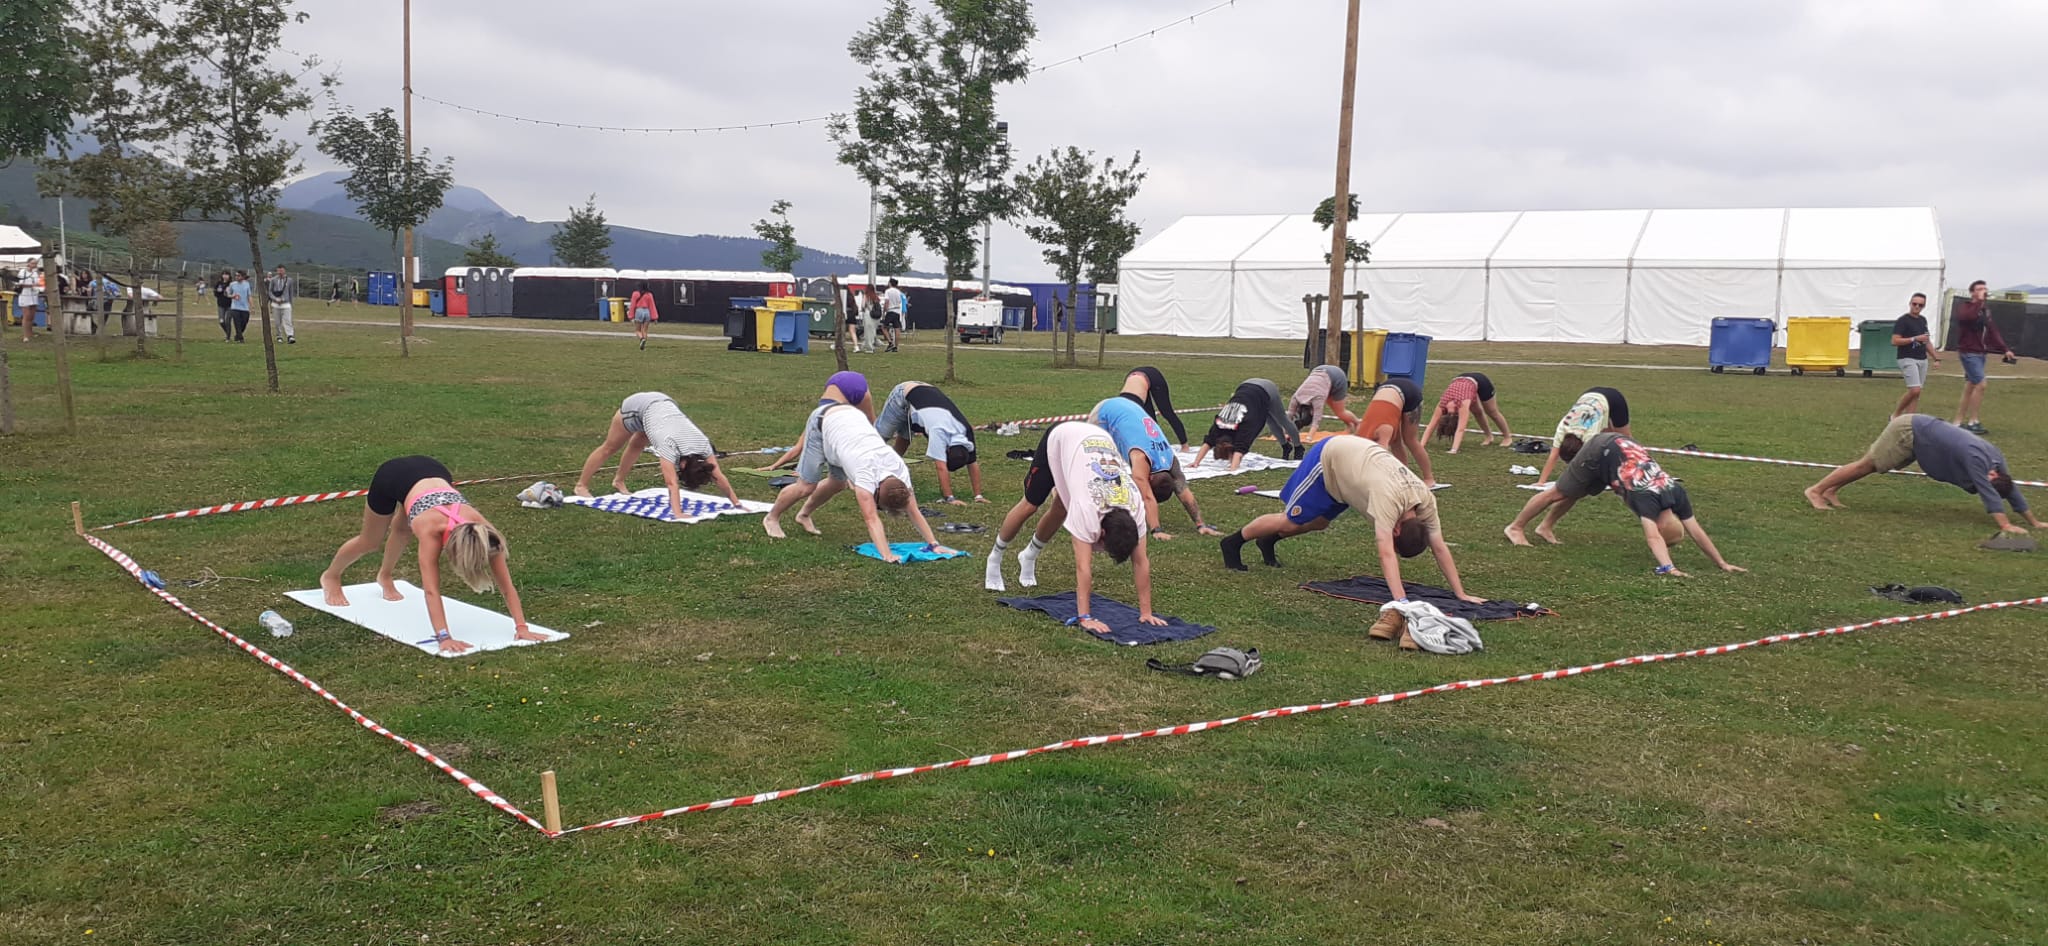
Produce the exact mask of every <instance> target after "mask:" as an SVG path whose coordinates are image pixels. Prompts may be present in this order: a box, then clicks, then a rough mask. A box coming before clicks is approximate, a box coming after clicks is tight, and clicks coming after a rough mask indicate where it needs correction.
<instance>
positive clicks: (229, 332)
mask: <svg viewBox="0 0 2048 946" xmlns="http://www.w3.org/2000/svg"><path fill="white" fill-rule="evenodd" d="M234 284H235V278H234V276H232V275H230V274H229V273H228V271H227V270H225V269H223V270H221V271H220V272H218V273H216V274H214V277H213V304H214V306H215V307H217V308H219V309H220V334H221V341H224V342H232V341H234V340H235V311H234V309H235V305H234V303H235V293H234Z"/></svg>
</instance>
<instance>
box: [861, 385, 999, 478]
mask: <svg viewBox="0 0 2048 946" xmlns="http://www.w3.org/2000/svg"><path fill="white" fill-rule="evenodd" d="M875 429H876V430H878V431H880V432H881V434H882V436H884V437H886V438H888V439H889V445H890V446H892V447H895V448H896V455H897V456H902V455H904V454H905V453H908V452H909V451H910V438H911V437H912V436H913V435H915V434H923V435H924V436H925V456H927V457H929V458H931V459H932V460H933V461H936V462H937V463H938V465H939V491H940V493H941V495H942V497H943V499H944V501H945V502H948V503H951V504H953V505H955V506H965V505H967V502H966V500H963V499H960V498H959V497H958V496H956V495H955V494H954V493H953V474H954V473H957V472H959V471H960V470H961V469H962V468H965V469H966V470H967V475H968V478H969V479H970V480H972V481H973V485H974V501H975V502H978V503H985V502H988V497H986V496H983V495H982V494H981V458H980V455H979V454H978V453H977V452H976V446H975V443H974V425H973V424H970V423H968V422H967V415H966V414H963V413H961V412H960V408H959V406H958V405H955V404H954V403H953V399H952V398H949V397H947V396H946V392H944V391H941V390H939V389H938V388H936V387H933V386H932V385H929V384H926V383H924V382H922V381H905V382H903V383H902V384H899V385H897V386H896V387H895V388H894V389H893V390H891V391H890V392H889V399H888V400H887V401H885V402H883V403H882V416H880V417H878V418H876V419H875Z"/></svg>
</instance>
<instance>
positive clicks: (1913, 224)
mask: <svg viewBox="0 0 2048 946" xmlns="http://www.w3.org/2000/svg"><path fill="white" fill-rule="evenodd" d="M1942 256H1943V254H1942V248H1941V226H1940V224H1939V223H1938V222H1937V221H1936V220H1935V218H1934V211H1933V210H1932V209H1930V208H1927V207H1855V208H1826V209H1811V210H1794V211H1791V212H1790V214H1789V216H1788V218H1787V220H1786V223H1785V255H1784V260H1785V267H1786V268H1787V269H1813V268H1821V267H1838V266H1855V267H1858V268H1863V269H1924V268H1927V267H1939V266H1940V265H1941V264H1942Z"/></svg>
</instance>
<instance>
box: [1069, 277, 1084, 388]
mask: <svg viewBox="0 0 2048 946" xmlns="http://www.w3.org/2000/svg"><path fill="white" fill-rule="evenodd" d="M1080 291H1081V290H1080V279H1079V277H1074V278H1070V279H1068V280H1067V367H1069V368H1079V367H1080V366H1081V363H1080V362H1078V361H1075V360H1074V333H1075V332H1076V331H1077V330H1078V327H1079V326H1080V324H1081V300H1080V299H1078V298H1075V297H1076V296H1078V295H1079V294H1080Z"/></svg>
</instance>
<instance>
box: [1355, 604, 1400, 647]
mask: <svg viewBox="0 0 2048 946" xmlns="http://www.w3.org/2000/svg"><path fill="white" fill-rule="evenodd" d="M1406 633H1408V619H1407V618H1406V617H1403V616H1402V615H1401V612H1399V611H1396V610H1394V609H1393V608H1388V609H1386V610H1384V611H1381V612H1380V619H1379V620H1377V621H1374V622H1372V629H1371V630H1368V631H1366V632H1365V636H1367V637H1370V638H1372V639H1373V640H1376V641H1390V640H1394V639H1395V638H1398V637H1401V636H1402V635H1404V634H1406Z"/></svg>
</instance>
